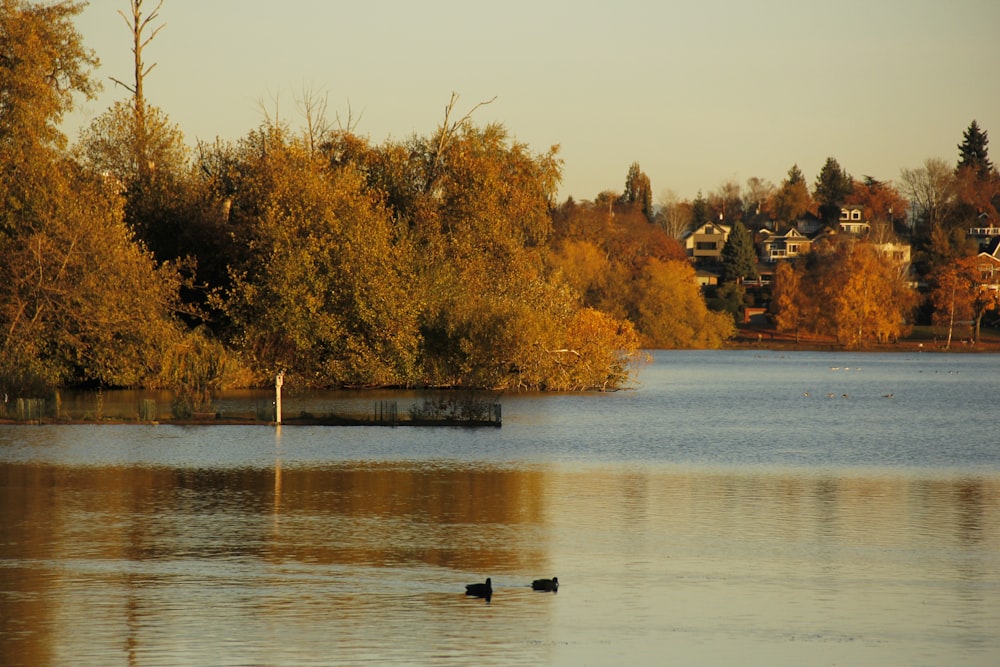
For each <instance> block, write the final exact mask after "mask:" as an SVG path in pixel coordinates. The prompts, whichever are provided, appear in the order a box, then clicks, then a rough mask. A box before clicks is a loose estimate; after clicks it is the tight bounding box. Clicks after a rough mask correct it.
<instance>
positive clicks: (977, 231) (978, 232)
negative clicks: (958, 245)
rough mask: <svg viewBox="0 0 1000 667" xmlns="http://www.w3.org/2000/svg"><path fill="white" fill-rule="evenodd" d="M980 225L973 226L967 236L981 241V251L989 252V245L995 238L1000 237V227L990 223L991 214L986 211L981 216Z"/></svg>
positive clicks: (978, 241)
mask: <svg viewBox="0 0 1000 667" xmlns="http://www.w3.org/2000/svg"><path fill="white" fill-rule="evenodd" d="M979 224H980V226H979V227H972V228H970V229H969V233H968V234H966V236H965V237H966V238H967V239H969V240H974V241H976V242H977V243H979V250H980V251H981V252H986V253H989V247H990V245H991V244H992V242H993V241H994V240H995V239H1000V227H997V226H996V225H993V224H991V223H990V220H989V216H988V215H986V214H985V213H982V214H980V216H979Z"/></svg>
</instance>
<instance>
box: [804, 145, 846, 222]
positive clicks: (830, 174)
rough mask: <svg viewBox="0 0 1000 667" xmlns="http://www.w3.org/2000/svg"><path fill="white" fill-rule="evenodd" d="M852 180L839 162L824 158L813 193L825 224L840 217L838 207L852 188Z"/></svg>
mask: <svg viewBox="0 0 1000 667" xmlns="http://www.w3.org/2000/svg"><path fill="white" fill-rule="evenodd" d="M853 183H854V182H853V180H852V179H851V177H850V176H849V175H848V173H847V172H846V171H844V170H843V169H841V167H840V164H839V163H838V162H837V161H836V160H835V159H834V158H832V157H828V158H827V159H826V163H825V164H824V165H823V168H822V169H821V170H820V172H819V176H817V177H816V187H815V189H814V191H813V195H814V196H815V198H816V202H817V203H818V204H819V217H820V218H822V219H823V222H825V223H826V224H828V225H829V224H834V223H836V222H837V220H838V219H839V218H840V207H841V206H843V204H844V200H845V199H847V195H849V194H851V190H852V189H853Z"/></svg>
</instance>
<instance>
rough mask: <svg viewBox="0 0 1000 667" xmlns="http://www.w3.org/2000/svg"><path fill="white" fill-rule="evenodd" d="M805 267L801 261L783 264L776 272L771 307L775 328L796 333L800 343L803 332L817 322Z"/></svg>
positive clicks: (796, 338) (779, 265)
mask: <svg viewBox="0 0 1000 667" xmlns="http://www.w3.org/2000/svg"><path fill="white" fill-rule="evenodd" d="M804 275H805V265H804V263H802V262H800V261H794V262H781V263H779V264H778V266H777V268H776V269H775V271H774V292H773V297H772V300H771V307H772V310H773V314H774V323H775V328H776V329H777V330H778V331H780V332H794V333H795V342H796V343H797V342H799V340H800V336H801V333H802V331H803V330H808V329H810V326H809V323H810V322H813V321H815V308H814V304H813V302H812V301H811V299H810V296H811V295H810V294H809V291H808V290H807V289H806V285H804V284H803V276H804Z"/></svg>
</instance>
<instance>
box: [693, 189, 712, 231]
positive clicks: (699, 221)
mask: <svg viewBox="0 0 1000 667" xmlns="http://www.w3.org/2000/svg"><path fill="white" fill-rule="evenodd" d="M706 222H708V200H706V199H705V197H704V196H703V195H702V194H701V190H698V196H697V197H695V200H694V201H693V202H692V203H691V227H692V228H694V229H697V228H698V227H700V226H702V225H703V224H705V223H706Z"/></svg>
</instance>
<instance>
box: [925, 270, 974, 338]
mask: <svg viewBox="0 0 1000 667" xmlns="http://www.w3.org/2000/svg"><path fill="white" fill-rule="evenodd" d="M929 279H930V283H931V285H932V289H931V293H930V300H931V304H932V306H933V307H934V315H933V322H934V324H936V325H937V326H942V327H945V328H946V329H947V330H948V334H947V336H946V339H945V340H946V342H945V349H950V348H951V339H952V335H953V333H954V330H955V323H956V322H958V321H968V320H971V319H972V318H973V300H974V298H975V295H976V288H977V287H978V284H979V276H978V274H977V272H976V263H975V257H963V258H958V259H955V260H954V261H952V262H949V263H947V264H942V265H940V266H939V267H938V268H937V269H936V270H935V271H934V272H933V273H932V274H931V276H930V277H929Z"/></svg>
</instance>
